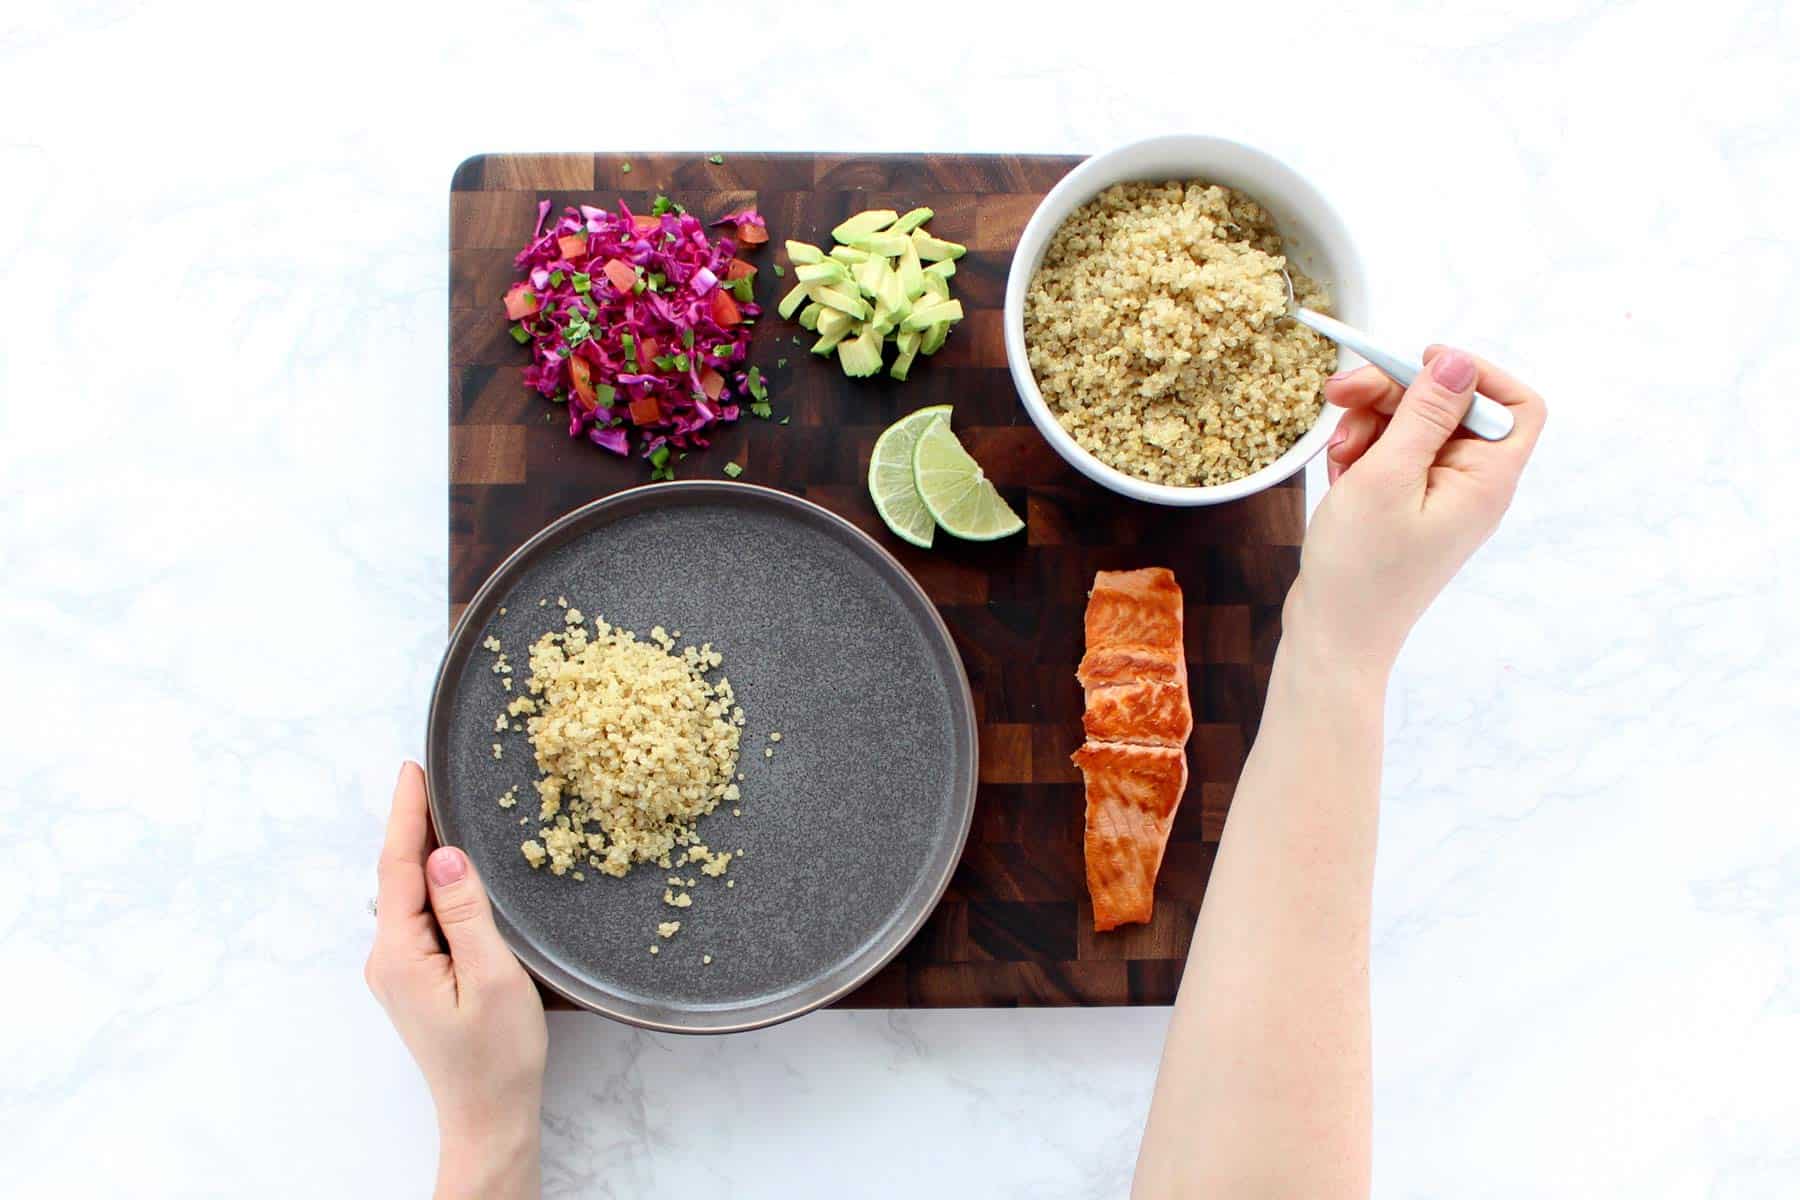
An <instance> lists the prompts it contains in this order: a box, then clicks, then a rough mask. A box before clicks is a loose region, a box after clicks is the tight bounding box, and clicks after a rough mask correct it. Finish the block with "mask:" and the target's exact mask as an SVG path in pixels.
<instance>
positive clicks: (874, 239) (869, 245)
mask: <svg viewBox="0 0 1800 1200" xmlns="http://www.w3.org/2000/svg"><path fill="white" fill-rule="evenodd" d="M845 245H849V246H855V247H856V248H857V249H859V250H867V251H868V252H869V253H870V254H879V255H882V256H883V257H886V258H897V257H899V255H900V252H901V251H902V250H904V249H905V248H906V236H905V235H904V234H899V233H860V234H857V235H856V236H855V237H853V238H847V239H846V240H845Z"/></svg>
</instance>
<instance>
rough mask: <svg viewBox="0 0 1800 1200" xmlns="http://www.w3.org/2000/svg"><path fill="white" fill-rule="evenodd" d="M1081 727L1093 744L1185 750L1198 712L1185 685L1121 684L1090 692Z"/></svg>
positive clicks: (1090, 690)
mask: <svg viewBox="0 0 1800 1200" xmlns="http://www.w3.org/2000/svg"><path fill="white" fill-rule="evenodd" d="M1081 724H1082V727H1083V728H1084V729H1086V731H1087V735H1088V738H1089V740H1091V741H1096V742H1141V743H1143V744H1144V745H1147V746H1185V745H1187V740H1188V735H1189V734H1191V733H1193V732H1194V710H1193V709H1192V708H1191V707H1190V706H1189V705H1188V693H1187V685H1186V684H1185V683H1160V682H1159V683H1120V684H1115V685H1113V686H1112V687H1102V688H1090V689H1089V690H1088V694H1087V712H1086V713H1084V714H1083V715H1082V718H1081Z"/></svg>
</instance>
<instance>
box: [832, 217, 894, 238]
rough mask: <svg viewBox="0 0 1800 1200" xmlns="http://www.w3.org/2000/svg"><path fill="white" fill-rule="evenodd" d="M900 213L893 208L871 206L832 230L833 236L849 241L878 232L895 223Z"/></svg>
mask: <svg viewBox="0 0 1800 1200" xmlns="http://www.w3.org/2000/svg"><path fill="white" fill-rule="evenodd" d="M899 215H900V214H899V213H897V212H895V211H894V210H893V209H891V208H871V209H870V210H868V211H867V212H859V213H857V214H856V215H855V216H854V217H851V218H850V219H849V220H847V221H845V222H844V223H843V224H842V225H839V226H838V227H837V228H836V229H833V230H832V231H831V236H832V237H834V238H836V239H837V240H838V241H840V242H844V243H849V242H852V241H854V240H855V239H856V238H857V237H858V236H860V235H862V234H865V233H876V232H878V231H880V230H883V229H886V228H887V227H888V226H889V225H892V224H893V223H894V218H895V217H897V216H899Z"/></svg>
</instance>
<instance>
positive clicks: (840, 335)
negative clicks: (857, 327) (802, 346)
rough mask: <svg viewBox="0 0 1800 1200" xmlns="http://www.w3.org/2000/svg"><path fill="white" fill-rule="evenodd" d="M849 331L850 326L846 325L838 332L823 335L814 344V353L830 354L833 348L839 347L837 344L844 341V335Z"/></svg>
mask: <svg viewBox="0 0 1800 1200" xmlns="http://www.w3.org/2000/svg"><path fill="white" fill-rule="evenodd" d="M849 332H850V326H848V325H846V326H845V327H844V328H842V329H840V330H838V331H837V332H836V333H833V334H829V335H827V336H825V337H821V338H820V339H819V340H818V341H816V342H814V343H813V344H812V352H813V353H814V354H830V353H831V352H832V351H833V350H835V349H837V344H838V343H839V342H841V341H843V340H844V335H845V334H846V333H849Z"/></svg>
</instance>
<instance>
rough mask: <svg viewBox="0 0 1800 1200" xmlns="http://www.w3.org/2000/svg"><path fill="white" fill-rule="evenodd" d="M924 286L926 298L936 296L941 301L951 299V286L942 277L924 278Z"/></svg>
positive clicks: (930, 276)
mask: <svg viewBox="0 0 1800 1200" xmlns="http://www.w3.org/2000/svg"><path fill="white" fill-rule="evenodd" d="M924 284H925V295H926V296H928V297H930V296H935V297H937V298H938V299H939V300H948V299H949V298H950V285H949V284H947V283H945V282H944V277H943V276H942V275H927V276H925V277H924Z"/></svg>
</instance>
